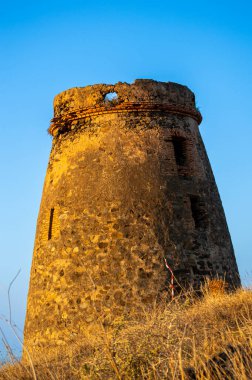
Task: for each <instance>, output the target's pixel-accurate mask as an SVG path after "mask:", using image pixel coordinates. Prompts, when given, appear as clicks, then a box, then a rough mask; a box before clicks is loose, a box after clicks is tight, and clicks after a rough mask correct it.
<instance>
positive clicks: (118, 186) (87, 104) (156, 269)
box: [25, 80, 239, 351]
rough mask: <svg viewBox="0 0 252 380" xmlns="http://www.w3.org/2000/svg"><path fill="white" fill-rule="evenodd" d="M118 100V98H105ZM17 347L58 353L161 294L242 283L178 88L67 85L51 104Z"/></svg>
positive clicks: (189, 110) (187, 103)
mask: <svg viewBox="0 0 252 380" xmlns="http://www.w3.org/2000/svg"><path fill="white" fill-rule="evenodd" d="M113 91H115V92H116V93H117V95H118V97H117V98H116V99H114V100H112V101H106V99H105V95H106V94H107V93H109V92H113ZM54 107H55V118H54V119H53V121H52V125H51V127H50V132H51V133H52V134H53V136H54V138H53V147H52V151H51V155H50V161H49V165H48V170H47V174H46V179H45V184H44V191H43V197H42V201H41V207H40V212H39V217H38V224H37V232H36V240H35V248H34V257H33V264H32V269H31V279H30V289H29V296H28V306H27V317H26V324H25V344H26V345H27V346H28V347H33V348H35V349H37V350H42V351H43V347H46V346H47V345H48V342H49V344H57V345H60V344H65V343H67V342H68V341H69V340H71V339H73V338H74V337H75V336H77V334H81V332H82V331H83V330H85V329H88V328H89V327H90V326H92V324H94V323H95V320H96V318H97V315H101V314H103V315H105V316H107V319H108V321H109V319H110V318H114V317H115V316H117V315H119V314H121V313H123V312H127V311H128V310H130V309H132V308H133V307H137V305H140V304H141V303H142V302H144V303H148V302H152V301H153V300H155V299H158V297H160V296H161V295H162V294H166V293H165V291H166V290H167V287H168V285H169V281H170V274H169V272H168V271H167V269H166V268H165V265H164V258H166V259H167V261H168V263H169V264H170V266H171V268H172V269H173V271H174V274H175V277H176V280H177V282H176V288H177V291H179V285H178V284H180V285H182V286H185V285H188V284H194V285H195V286H199V284H200V282H201V281H202V280H203V278H204V276H212V277H215V276H219V277H221V278H223V277H225V278H226V280H227V281H228V282H229V283H230V284H231V285H232V286H237V285H239V275H238V270H237V266H236V261H235V257H234V253H233V248H232V243H231V240H230V236H229V232H228V228H227V225H226V220H225V215H224V212H223V208H222V204H221V201H220V198H219V194H218V190H217V187H216V184H215V180H214V177H213V174H212V171H211V167H210V164H209V162H208V158H207V155H206V152H205V148H204V145H203V142H202V140H201V137H200V134H199V130H198V124H199V123H200V121H201V115H200V114H199V112H198V111H197V110H196V108H195V100H194V94H193V93H192V92H191V91H190V90H189V89H188V88H187V87H184V86H181V85H178V84H175V83H161V82H155V81H150V80H137V81H135V83H133V84H132V85H129V84H126V83H118V84H116V85H114V86H113V85H95V86H87V87H85V88H74V89H70V90H67V91H65V92H63V93H61V94H59V95H58V96H57V97H56V98H55V102H54Z"/></svg>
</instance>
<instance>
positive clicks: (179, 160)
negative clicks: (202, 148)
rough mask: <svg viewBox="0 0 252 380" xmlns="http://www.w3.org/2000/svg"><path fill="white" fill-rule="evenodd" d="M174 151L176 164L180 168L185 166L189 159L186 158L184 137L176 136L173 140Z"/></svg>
mask: <svg viewBox="0 0 252 380" xmlns="http://www.w3.org/2000/svg"><path fill="white" fill-rule="evenodd" d="M172 143H173V149H174V155H175V160H176V164H177V165H178V166H185V165H186V163H187V162H186V161H187V157H186V139H185V138H184V137H178V136H174V137H173V138H172Z"/></svg>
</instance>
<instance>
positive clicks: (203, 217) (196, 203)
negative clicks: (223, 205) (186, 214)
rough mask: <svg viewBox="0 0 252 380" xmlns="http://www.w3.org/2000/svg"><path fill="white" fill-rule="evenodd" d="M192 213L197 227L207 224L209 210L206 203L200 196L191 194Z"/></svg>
mask: <svg viewBox="0 0 252 380" xmlns="http://www.w3.org/2000/svg"><path fill="white" fill-rule="evenodd" d="M190 203H191V213H192V218H193V220H194V225H195V228H196V229H198V228H201V227H206V226H207V212H206V209H205V205H204V203H203V202H202V201H201V200H200V197H197V196H193V195H192V196H190Z"/></svg>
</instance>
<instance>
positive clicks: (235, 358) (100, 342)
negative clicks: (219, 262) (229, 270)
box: [0, 280, 252, 380]
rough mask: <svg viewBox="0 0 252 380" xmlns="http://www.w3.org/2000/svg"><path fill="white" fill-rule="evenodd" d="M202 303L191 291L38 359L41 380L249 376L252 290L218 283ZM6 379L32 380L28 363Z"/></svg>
mask: <svg viewBox="0 0 252 380" xmlns="http://www.w3.org/2000/svg"><path fill="white" fill-rule="evenodd" d="M203 294H204V296H203V297H201V298H199V297H197V296H196V295H194V294H193V292H189V293H188V294H187V295H186V296H185V295H184V296H183V297H181V298H177V299H175V300H173V301H172V302H170V303H167V302H166V303H162V304H158V305H151V307H149V308H142V311H141V312H138V313H137V314H135V315H130V316H129V315H128V316H127V317H121V318H118V319H116V320H115V321H114V322H113V325H112V326H110V327H104V325H103V324H102V322H101V324H100V326H99V327H98V328H97V331H95V333H94V334H93V335H91V334H89V335H87V336H85V339H82V340H81V341H78V342H76V343H75V344H73V345H71V347H68V348H67V350H66V352H65V353H64V352H62V350H61V353H60V355H59V354H58V353H57V352H56V351H54V352H53V355H54V357H55V358H56V359H54V361H50V360H49V358H47V359H46V358H43V359H40V358H38V357H36V355H35V356H33V363H34V368H35V372H36V376H37V379H39V380H48V379H52V380H66V379H73V380H74V379H83V380H84V379H102V380H107V379H118V380H119V379H121V380H127V379H153V380H156V379H172V380H175V379H181V380H186V379H199V380H201V379H202V380H203V379H208V380H213V379H219V380H223V379H234V380H235V379H237V380H245V379H246V380H247V379H252V359H251V358H252V292H251V291H250V290H245V289H239V290H237V291H236V292H235V293H230V294H228V293H226V292H225V284H223V283H222V282H221V281H218V280H214V281H211V282H209V283H208V284H207V285H206V286H205V287H204V289H203ZM0 379H1V380H7V379H8V380H10V379H11V380H13V379H18V380H22V379H23V380H24V379H25V380H29V379H34V375H32V372H31V370H30V368H29V366H28V365H26V366H25V365H22V364H21V363H18V362H17V363H16V364H15V365H6V366H4V367H3V368H2V370H0Z"/></svg>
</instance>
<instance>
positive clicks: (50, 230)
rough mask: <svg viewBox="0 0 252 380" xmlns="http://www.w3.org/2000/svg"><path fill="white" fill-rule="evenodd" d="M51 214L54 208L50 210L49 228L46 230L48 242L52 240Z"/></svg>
mask: <svg viewBox="0 0 252 380" xmlns="http://www.w3.org/2000/svg"><path fill="white" fill-rule="evenodd" d="M53 214H54V208H51V211H50V219H49V228H48V240H51V238H52V227H53Z"/></svg>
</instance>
